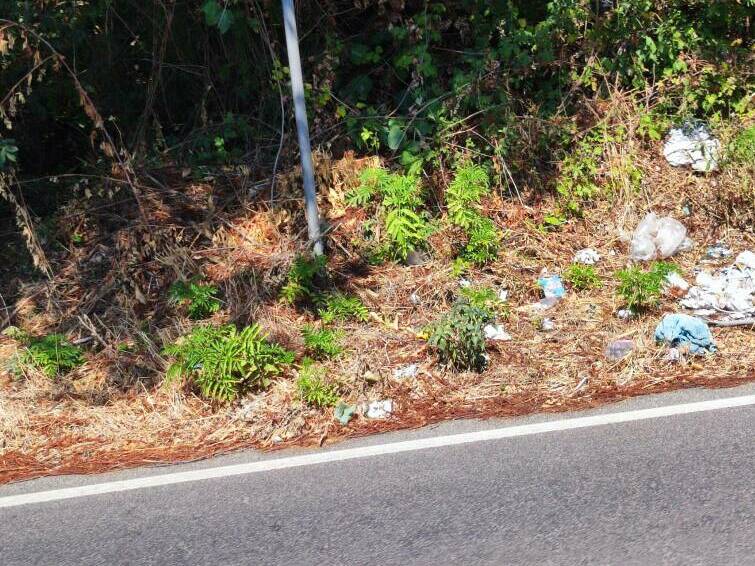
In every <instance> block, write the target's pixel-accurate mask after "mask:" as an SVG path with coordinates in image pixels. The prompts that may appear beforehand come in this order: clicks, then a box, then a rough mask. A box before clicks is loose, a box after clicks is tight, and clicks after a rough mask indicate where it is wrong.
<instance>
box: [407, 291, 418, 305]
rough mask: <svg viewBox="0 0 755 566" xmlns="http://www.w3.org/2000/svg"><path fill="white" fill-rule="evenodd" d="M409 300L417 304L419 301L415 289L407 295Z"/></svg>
mask: <svg viewBox="0 0 755 566" xmlns="http://www.w3.org/2000/svg"><path fill="white" fill-rule="evenodd" d="M409 302H410V303H412V304H413V305H418V304H419V303H420V299H419V295H417V291H414V292H413V293H412V294H411V295H409Z"/></svg>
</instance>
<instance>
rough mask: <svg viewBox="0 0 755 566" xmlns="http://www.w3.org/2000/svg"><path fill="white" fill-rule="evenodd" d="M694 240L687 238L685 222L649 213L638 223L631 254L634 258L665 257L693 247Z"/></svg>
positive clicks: (642, 259)
mask: <svg viewBox="0 0 755 566" xmlns="http://www.w3.org/2000/svg"><path fill="white" fill-rule="evenodd" d="M693 245H694V244H693V242H692V240H690V239H689V238H687V228H685V227H684V224H682V223H681V222H679V221H678V220H675V219H673V218H671V217H670V216H664V217H663V218H658V216H656V214H655V213H653V212H650V213H648V214H647V215H646V216H645V218H643V219H642V222H640V223H639V224H638V225H637V228H636V229H635V231H634V234H632V244H631V247H630V252H629V255H630V257H631V258H632V259H634V260H640V261H648V260H651V259H656V258H659V259H665V258H667V257H671V256H672V255H674V254H676V253H677V252H680V251H685V250H687V249H690V248H692V246H693Z"/></svg>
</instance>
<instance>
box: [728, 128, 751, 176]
mask: <svg viewBox="0 0 755 566" xmlns="http://www.w3.org/2000/svg"><path fill="white" fill-rule="evenodd" d="M726 158H727V161H729V162H732V163H737V164H742V165H749V166H750V167H753V168H755V126H750V127H749V128H744V129H742V130H740V131H739V132H738V133H737V134H736V135H735V136H734V139H732V141H731V143H729V145H728V147H727V151H726Z"/></svg>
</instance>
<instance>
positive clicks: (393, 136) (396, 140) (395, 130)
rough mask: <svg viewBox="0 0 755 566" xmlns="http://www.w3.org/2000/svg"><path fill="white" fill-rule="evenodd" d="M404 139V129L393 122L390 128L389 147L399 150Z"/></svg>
mask: <svg viewBox="0 0 755 566" xmlns="http://www.w3.org/2000/svg"><path fill="white" fill-rule="evenodd" d="M403 139H404V130H402V129H401V126H399V125H398V124H393V125H392V126H391V128H390V130H388V147H390V148H391V149H392V150H394V151H395V150H397V149H398V148H399V146H400V145H401V141H402V140H403Z"/></svg>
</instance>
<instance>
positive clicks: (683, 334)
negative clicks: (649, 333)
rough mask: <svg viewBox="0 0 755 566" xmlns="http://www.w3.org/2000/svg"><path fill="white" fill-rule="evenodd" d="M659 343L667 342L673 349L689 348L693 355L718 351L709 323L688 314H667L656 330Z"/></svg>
mask: <svg viewBox="0 0 755 566" xmlns="http://www.w3.org/2000/svg"><path fill="white" fill-rule="evenodd" d="M655 339H656V341H657V342H666V343H668V344H670V345H671V346H672V347H678V346H682V347H684V346H687V347H688V348H689V351H690V353H692V354H708V353H712V352H715V351H716V344H715V343H714V342H713V335H712V334H711V333H710V328H708V323H706V322H705V321H704V320H703V319H701V318H697V317H696V316H690V315H688V314H667V315H666V316H664V317H663V320H661V322H660V323H659V324H658V326H657V327H656V329H655Z"/></svg>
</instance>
